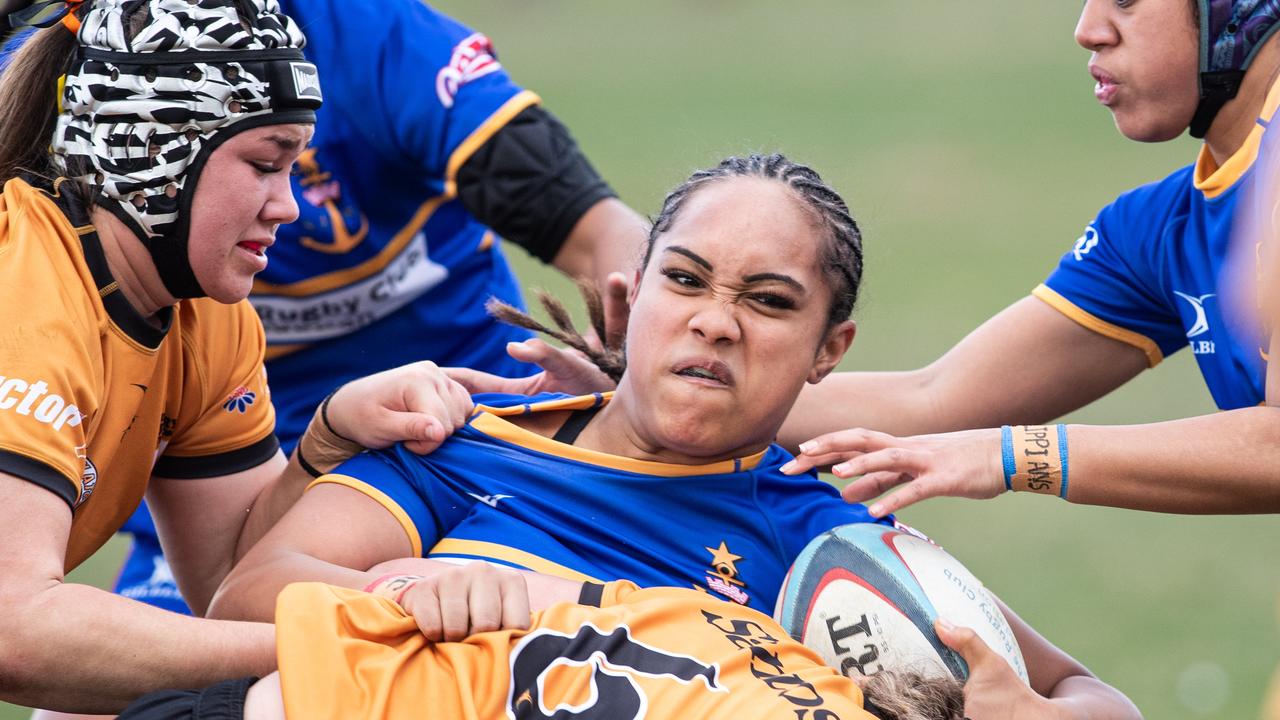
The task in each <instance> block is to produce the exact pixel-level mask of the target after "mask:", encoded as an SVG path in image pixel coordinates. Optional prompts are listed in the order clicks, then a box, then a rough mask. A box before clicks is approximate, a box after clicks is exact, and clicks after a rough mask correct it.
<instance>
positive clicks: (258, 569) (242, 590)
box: [209, 552, 377, 622]
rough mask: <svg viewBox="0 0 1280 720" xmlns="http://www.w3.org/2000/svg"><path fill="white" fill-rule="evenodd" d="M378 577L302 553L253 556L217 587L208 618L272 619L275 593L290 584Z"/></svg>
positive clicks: (353, 583)
mask: <svg viewBox="0 0 1280 720" xmlns="http://www.w3.org/2000/svg"><path fill="white" fill-rule="evenodd" d="M376 577H377V576H376V574H373V573H367V572H364V571H362V570H353V569H351V568H347V567H342V566H341V565H337V564H334V563H331V562H328V561H325V560H321V559H318V558H315V557H311V556H309V555H304V554H302V553H290V552H278V553H273V554H272V557H270V558H267V559H258V558H254V557H252V556H250V557H249V558H246V562H245V563H242V564H240V565H239V566H237V567H236V569H235V570H233V571H232V572H231V574H230V575H228V576H227V579H226V580H224V581H223V583H222V586H221V587H219V588H218V592H217V593H215V594H214V596H213V602H211V603H210V604H209V617H211V618H220V619H226V620H253V621H258V622H272V621H274V619H275V614H276V596H278V595H279V594H280V591H281V590H283V589H284V588H285V586H286V585H288V584H289V583H293V582H322V583H328V584H330V585H338V586H341V587H348V588H363V587H365V586H366V585H368V584H369V582H371V581H372V580H374V579H376Z"/></svg>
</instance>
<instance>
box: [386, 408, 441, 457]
mask: <svg viewBox="0 0 1280 720" xmlns="http://www.w3.org/2000/svg"><path fill="white" fill-rule="evenodd" d="M389 424H391V425H392V426H394V427H396V428H397V429H398V430H399V431H400V433H401V434H400V435H399V439H401V440H402V441H403V444H404V446H405V447H406V448H407V449H409V450H410V451H411V452H415V453H417V454H419V455H426V454H427V453H430V452H431V451H433V450H435V449H436V448H438V447H440V443H442V442H444V440H445V438H446V437H448V436H449V432H448V431H447V430H446V429H445V427H444V424H443V423H441V422H440V420H439V419H437V418H435V417H434V416H431V415H427V414H425V413H413V412H401V413H395V414H394V416H393V417H392V418H391V420H390V423H389Z"/></svg>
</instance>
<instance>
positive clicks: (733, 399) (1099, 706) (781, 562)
mask: <svg viewBox="0 0 1280 720" xmlns="http://www.w3.org/2000/svg"><path fill="white" fill-rule="evenodd" d="M861 277H862V252H861V236H860V234H859V231H858V229H857V226H856V225H855V224H854V221H853V219H852V218H851V216H850V215H849V212H848V209H847V207H846V206H845V203H844V201H843V200H842V199H841V198H840V197H839V195H837V194H836V193H835V192H834V191H833V190H831V188H829V187H828V186H827V185H825V184H824V183H823V182H822V180H821V179H820V178H819V177H818V175H817V174H816V173H814V172H813V171H812V170H810V169H809V168H806V167H804V166H801V165H797V164H794V163H791V162H790V161H788V160H786V159H785V158H783V157H782V156H780V155H771V156H767V157H766V156H751V157H749V158H731V159H729V160H726V161H725V162H723V163H722V164H721V165H720V166H719V167H717V168H714V169H711V170H707V171H703V172H699V173H696V174H695V175H694V176H693V177H692V178H691V179H690V180H689V181H687V182H686V183H685V184H683V185H681V186H680V187H679V188H677V189H676V190H675V191H674V192H673V193H672V194H671V195H669V196H668V198H667V200H666V202H665V203H664V206H663V210H662V212H661V214H660V215H659V216H658V218H657V220H656V222H655V223H654V226H653V230H652V232H651V234H650V244H649V248H648V251H647V256H646V259H645V265H644V269H643V271H642V275H641V276H640V277H639V278H638V281H637V283H636V286H635V289H634V290H633V291H632V295H631V303H632V315H631V321H630V324H629V327H628V329H627V344H626V348H627V349H626V355H625V373H622V372H621V371H622V369H623V365H622V359H621V358H619V357H614V356H611V355H610V354H608V353H600V352H595V353H594V354H595V356H596V359H597V360H598V361H600V362H601V363H602V364H603V365H605V366H606V367H608V368H609V369H610V370H611V371H612V372H613V374H616V375H619V376H620V377H621V380H620V382H619V386H618V390H617V392H616V393H614V394H612V396H601V395H588V396H584V397H567V398H565V397H556V396H539V397H524V396H514V397H513V396H488V397H479V398H476V400H477V401H478V402H479V403H480V404H479V405H477V406H476V408H475V413H474V414H473V415H472V416H471V418H470V420H469V421H468V422H467V424H466V425H465V426H464V427H462V428H460V429H459V430H458V431H457V432H455V433H454V435H453V436H452V437H450V438H449V439H448V440H447V441H445V442H444V443H443V444H442V445H441V446H440V447H439V448H438V449H437V450H435V451H434V452H433V453H431V454H430V455H427V456H425V457H424V456H419V455H417V454H415V453H407V452H403V451H401V450H390V451H384V452H374V453H369V454H365V455H362V456H360V457H358V458H355V459H353V460H351V461H349V462H347V463H345V464H344V465H342V466H341V467H339V468H338V469H337V470H336V471H335V472H334V473H332V474H328V475H324V476H322V477H320V478H319V479H318V480H317V482H316V483H315V484H313V485H312V487H311V488H310V489H309V490H308V492H307V493H306V494H305V495H304V496H303V498H302V499H301V500H300V501H299V502H298V503H297V504H296V505H295V506H294V507H293V508H292V509H291V510H290V511H289V513H288V514H287V515H286V517H285V518H284V519H282V520H281V522H280V523H279V524H278V525H277V526H276V527H275V528H273V529H272V530H271V531H270V532H269V534H268V535H267V537H265V538H264V539H263V541H262V542H261V543H259V544H258V545H257V546H255V547H254V548H253V549H252V550H251V551H250V552H249V553H248V554H247V555H246V556H245V558H244V560H243V561H242V563H240V564H239V565H238V566H237V567H236V568H235V569H234V570H233V571H232V573H231V575H230V576H229V577H228V578H227V580H226V582H225V583H224V584H223V586H222V587H221V588H220V589H219V592H218V595H217V597H216V598H215V600H214V603H213V605H212V606H211V609H210V612H211V614H212V615H214V616H218V617H226V618H230V617H236V618H242V619H251V618H256V619H269V618H271V617H272V613H273V610H274V607H275V601H276V596H277V594H278V593H279V591H280V590H281V589H282V588H283V587H284V586H285V585H287V584H288V583H290V582H293V581H297V580H322V581H325V582H330V583H333V584H337V585H345V586H348V587H357V588H359V587H365V586H366V585H367V584H368V583H369V581H370V579H371V578H370V575H369V573H367V572H365V570H366V569H368V568H370V567H372V566H374V565H376V564H378V563H382V562H385V561H389V560H393V559H395V558H401V557H407V556H427V557H431V558H437V559H440V558H444V559H468V560H470V559H483V560H490V561H495V562H499V563H504V564H507V565H511V566H515V567H518V568H522V569H528V570H536V571H539V572H542V573H547V574H551V575H558V576H560V577H567V578H571V579H576V580H596V581H600V580H613V579H617V578H626V579H630V580H634V581H636V582H638V583H639V584H641V585H645V586H676V587H689V586H693V587H696V588H700V589H703V590H706V591H707V592H710V593H713V594H716V595H718V596H721V597H723V598H725V599H727V600H729V601H733V602H737V603H741V604H743V605H748V606H751V607H754V608H757V609H761V610H764V611H766V612H768V611H769V610H770V609H771V608H772V606H773V605H774V602H775V600H776V595H777V592H778V589H779V587H780V585H781V581H782V578H783V576H784V574H785V572H786V570H787V568H788V567H789V565H790V563H791V561H792V560H793V558H794V557H795V555H796V554H797V553H798V552H799V550H800V549H801V548H802V547H803V546H804V545H805V544H806V543H807V542H808V541H809V540H810V539H812V537H814V536H815V535H816V534H818V533H820V532H821V531H823V530H826V529H829V528H831V527H833V526H836V525H842V524H847V523H851V522H870V521H871V518H870V517H869V516H868V515H867V513H866V511H865V509H864V508H862V507H861V506H858V505H851V504H847V503H844V502H843V501H842V500H841V499H840V498H839V495H838V494H837V493H836V492H835V490H834V489H833V488H831V487H830V486H829V485H827V484H825V483H823V482H822V481H820V480H819V479H818V478H817V477H816V476H815V475H814V474H812V473H811V474H807V475H803V476H800V477H787V476H785V475H783V474H782V473H781V472H780V471H779V470H780V467H781V466H782V465H783V464H784V463H786V462H788V461H789V460H790V457H791V456H790V455H789V454H788V453H787V452H786V451H785V450H783V449H782V448H780V447H778V446H776V445H773V444H772V439H773V437H774V436H775V434H776V432H777V429H778V427H779V426H780V425H781V423H782V421H783V419H784V418H785V417H786V413H787V411H788V410H789V408H790V406H791V404H792V403H793V402H794V400H795V397H796V394H797V393H798V392H799V389H800V388H801V387H802V386H803V385H805V384H806V383H816V382H818V381H819V380H820V379H821V378H822V377H824V376H825V375H826V374H827V373H828V372H830V371H831V369H832V368H834V367H835V365H836V363H838V362H839V360H840V359H841V357H842V356H843V354H844V352H845V350H846V349H847V348H848V346H849V344H850V343H851V342H852V340H853V335H854V325H853V323H852V322H851V321H850V320H849V319H848V318H849V313H850V311H851V310H852V307H853V304H854V301H855V299H856V295H857V289H858V286H859V284H860V281H861ZM584 347H585V346H584ZM587 349H588V350H591V349H590V348H587ZM593 352H594V351H593ZM410 592H412V591H410ZM405 600H406V602H409V603H411V604H412V603H413V602H414V601H413V599H411V598H410V597H409V596H406V598H405ZM438 611H439V614H443V615H450V614H456V613H462V614H465V613H466V609H465V608H459V607H456V606H448V607H446V606H444V605H441V606H440V607H439V608H438ZM1010 621H1011V622H1012V623H1013V625H1014V627H1015V628H1016V630H1015V632H1016V633H1018V641H1019V643H1020V645H1021V647H1022V649H1023V652H1024V655H1025V656H1026V658H1027V666H1028V668H1029V671H1030V674H1031V679H1032V681H1031V682H1032V688H1034V692H1033V689H1032V688H1028V687H1027V686H1026V685H1023V684H1021V683H1020V682H1019V681H1017V680H1015V679H1011V680H1010V682H1008V683H996V685H998V687H997V688H992V689H991V691H990V698H992V699H994V698H999V702H1000V704H1001V705H1002V706H1004V707H1011V706H1012V707H1018V708H1020V709H1021V710H1025V712H1020V713H1019V714H1018V716H1019V717H1040V716H1046V714H1047V713H1048V712H1049V711H1050V710H1054V711H1057V712H1063V713H1067V714H1066V715H1065V716H1070V717H1077V716H1106V717H1116V716H1121V717H1129V716H1132V715H1134V714H1135V713H1136V711H1134V710H1133V708H1132V706H1130V705H1129V704H1128V702H1127V701H1126V700H1125V699H1124V698H1123V696H1121V695H1120V694H1119V693H1117V692H1115V691H1114V690H1112V689H1111V688H1109V687H1107V686H1106V685H1104V684H1103V683H1101V682H1099V681H1097V680H1096V679H1095V678H1093V677H1092V676H1090V675H1089V674H1088V671H1087V670H1085V669H1084V668H1083V667H1082V666H1081V665H1080V664H1079V663H1077V662H1075V661H1074V660H1072V659H1071V658H1070V657H1068V656H1067V655H1066V654H1064V653H1062V652H1061V651H1060V650H1058V649H1056V648H1054V647H1053V646H1052V645H1051V644H1049V643H1048V642H1047V641H1045V640H1044V639H1043V638H1041V637H1040V636H1039V635H1037V634H1036V633H1035V632H1034V631H1033V630H1031V629H1030V628H1028V627H1027V626H1026V625H1025V623H1022V622H1021V621H1020V620H1018V618H1017V617H1016V616H1013V615H1012V614H1011V615H1010ZM470 629H471V630H480V629H482V628H480V627H475V626H472V627H470ZM446 638H447V639H456V637H449V636H447V635H446ZM1009 678H1013V675H1012V673H1009ZM992 701H993V702H994V700H992ZM974 702H975V703H978V701H974ZM1089 713H1097V715H1089Z"/></svg>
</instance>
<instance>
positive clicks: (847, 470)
mask: <svg viewBox="0 0 1280 720" xmlns="http://www.w3.org/2000/svg"><path fill="white" fill-rule="evenodd" d="M828 465H830V466H832V467H831V472H832V473H834V474H835V475H836V477H840V478H857V479H856V480H853V481H852V482H850V483H849V484H848V485H847V486H845V488H844V490H843V491H842V492H841V494H842V495H843V496H844V499H845V500H847V501H849V502H865V501H867V500H870V499H872V498H875V497H878V496H879V495H881V494H883V493H884V492H886V491H888V490H890V489H892V488H895V487H897V486H899V485H905V487H903V488H902V489H901V490H898V491H897V492H895V493H893V494H891V495H889V496H888V497H885V498H882V499H880V500H879V501H878V502H875V503H873V504H872V505H871V506H870V507H869V508H868V511H869V512H870V513H871V514H872V515H874V516H876V517H883V516H884V515H888V514H889V513H892V512H896V511H898V510H900V509H902V508H904V507H906V506H908V505H912V504H914V503H917V502H920V501H921V500H924V499H927V498H931V497H938V496H950V497H967V498H974V499H985V498H992V497H995V496H996V495H999V494H1000V493H1002V492H1004V490H1005V486H1004V470H1003V465H1002V463H1001V459H1000V431H999V430H965V431H963V432H953V433H942V434H938V435H917V436H915V437H905V438H899V437H894V436H893V435H889V434H887V433H882V432H875V431H874V430H863V429H860V428H856V429H853V430H841V431H839V432H833V433H828V434H826V435H821V436H819V437H816V438H814V439H813V440H810V441H808V442H806V443H802V444H801V445H800V454H799V455H797V456H796V459H795V460H793V461H791V462H790V463H787V464H786V465H784V466H783V467H782V472H783V473H785V474H787V475H796V474H799V473H802V472H808V471H809V470H811V469H813V468H815V467H826V466H828ZM858 476H861V477H858Z"/></svg>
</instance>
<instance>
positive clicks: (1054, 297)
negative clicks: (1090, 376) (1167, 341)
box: [1031, 284, 1164, 367]
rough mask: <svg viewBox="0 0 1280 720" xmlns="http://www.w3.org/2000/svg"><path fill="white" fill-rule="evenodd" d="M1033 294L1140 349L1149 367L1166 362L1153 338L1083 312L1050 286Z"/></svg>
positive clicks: (1091, 327) (1100, 330) (1112, 336)
mask: <svg viewBox="0 0 1280 720" xmlns="http://www.w3.org/2000/svg"><path fill="white" fill-rule="evenodd" d="M1031 294H1032V295H1034V296H1035V297H1038V298H1040V299H1041V300H1043V301H1044V302H1046V303H1048V305H1049V307H1051V308H1053V309H1054V310H1057V311H1058V312H1060V313H1062V314H1063V315H1066V316H1067V317H1069V318H1071V319H1072V320H1075V321H1076V322H1077V323H1080V324H1081V325H1083V326H1084V327H1086V328H1088V329H1090V330H1092V331H1094V332H1096V333H1098V334H1099V335H1105V336H1107V337H1109V338H1111V339H1112V340H1119V341H1120V342H1122V343H1125V344H1126V345H1132V346H1134V347H1136V348H1138V349H1139V350H1141V351H1142V352H1143V353H1144V354H1146V356H1147V367H1155V366H1156V365H1159V364H1160V361H1161V360H1164V353H1163V352H1161V351H1160V346H1159V345H1156V343H1155V341H1154V340H1152V339H1151V338H1149V337H1147V336H1146V335H1143V334H1142V333H1136V332H1134V331H1132V330H1126V329H1125V328H1122V327H1120V326H1119V325H1112V324H1111V323H1109V322H1107V321H1106V320H1103V319H1102V318H1100V317H1098V316H1096V315H1093V314H1092V313H1089V312H1086V311H1084V310H1081V309H1080V308H1079V307H1077V306H1076V305H1075V303H1073V302H1071V301H1070V300H1068V299H1066V298H1064V297H1062V296H1061V295H1059V294H1058V293H1057V292H1056V291H1054V290H1053V288H1051V287H1049V286H1048V285H1043V284H1041V285H1038V286H1037V287H1036V289H1035V290H1032V291H1031Z"/></svg>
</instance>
